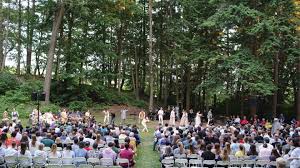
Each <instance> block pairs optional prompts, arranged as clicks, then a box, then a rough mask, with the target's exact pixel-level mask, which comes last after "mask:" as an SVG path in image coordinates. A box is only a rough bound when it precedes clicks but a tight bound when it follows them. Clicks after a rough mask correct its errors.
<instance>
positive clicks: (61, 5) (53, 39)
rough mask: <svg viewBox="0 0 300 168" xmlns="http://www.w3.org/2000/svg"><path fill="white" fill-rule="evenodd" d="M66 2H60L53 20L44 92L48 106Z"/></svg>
mask: <svg viewBox="0 0 300 168" xmlns="http://www.w3.org/2000/svg"><path fill="white" fill-rule="evenodd" d="M64 10H65V8H64V2H63V1H60V2H59V3H58V7H57V12H56V13H55V16H54V19H53V27H52V35H51V41H50V46H49V51H48V59H47V68H46V75H45V82H44V92H45V94H46V99H45V103H46V104H48V103H49V102H50V87H51V78H52V64H53V59H54V52H55V46H56V39H57V34H58V31H59V28H60V23H61V21H62V18H63V15H64Z"/></svg>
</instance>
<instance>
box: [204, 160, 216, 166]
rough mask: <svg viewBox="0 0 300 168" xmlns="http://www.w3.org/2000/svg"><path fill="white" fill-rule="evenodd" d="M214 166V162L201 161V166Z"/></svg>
mask: <svg viewBox="0 0 300 168" xmlns="http://www.w3.org/2000/svg"><path fill="white" fill-rule="evenodd" d="M215 164H216V161H215V160H203V166H214V165H215Z"/></svg>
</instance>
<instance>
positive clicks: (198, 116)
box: [195, 111, 202, 127]
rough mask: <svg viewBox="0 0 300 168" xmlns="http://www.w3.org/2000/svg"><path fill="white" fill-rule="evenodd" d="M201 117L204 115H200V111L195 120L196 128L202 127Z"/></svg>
mask: <svg viewBox="0 0 300 168" xmlns="http://www.w3.org/2000/svg"><path fill="white" fill-rule="evenodd" d="M201 117H202V114H201V113H200V111H198V113H197V114H196V118H195V127H199V126H200V125H201Z"/></svg>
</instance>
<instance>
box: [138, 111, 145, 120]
mask: <svg viewBox="0 0 300 168" xmlns="http://www.w3.org/2000/svg"><path fill="white" fill-rule="evenodd" d="M145 117H146V113H145V111H144V110H142V111H141V112H140V113H139V123H142V121H143V119H144V118H145Z"/></svg>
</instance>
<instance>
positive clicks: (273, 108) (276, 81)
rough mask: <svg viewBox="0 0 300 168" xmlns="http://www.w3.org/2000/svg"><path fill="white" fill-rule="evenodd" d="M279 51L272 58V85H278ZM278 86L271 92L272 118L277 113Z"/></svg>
mask: <svg viewBox="0 0 300 168" xmlns="http://www.w3.org/2000/svg"><path fill="white" fill-rule="evenodd" d="M278 61H279V52H278V53H277V54H276V55H275V58H274V85H275V86H276V87H278V74H279V67H278V66H279V62H278ZM277 96H278V88H276V89H275V91H274V94H273V102H272V111H273V113H272V116H273V118H274V117H276V115H277V99H278V97H277Z"/></svg>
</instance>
